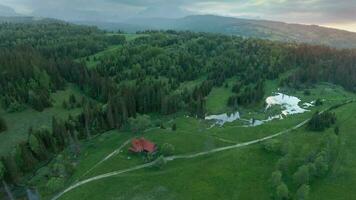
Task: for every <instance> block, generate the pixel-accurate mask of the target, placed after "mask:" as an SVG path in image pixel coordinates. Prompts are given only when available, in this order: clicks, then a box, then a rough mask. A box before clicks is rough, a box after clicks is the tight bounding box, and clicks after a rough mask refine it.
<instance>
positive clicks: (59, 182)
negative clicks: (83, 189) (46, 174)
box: [46, 177, 65, 192]
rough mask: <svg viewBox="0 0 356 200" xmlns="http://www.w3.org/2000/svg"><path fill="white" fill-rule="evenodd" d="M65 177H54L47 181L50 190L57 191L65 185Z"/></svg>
mask: <svg viewBox="0 0 356 200" xmlns="http://www.w3.org/2000/svg"><path fill="white" fill-rule="evenodd" d="M64 182H65V181H64V178H59V177H52V178H50V179H49V180H48V181H47V184H46V187H47V189H48V190H49V191H50V192H56V191H58V190H60V189H61V188H63V187H64Z"/></svg>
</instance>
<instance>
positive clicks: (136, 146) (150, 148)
mask: <svg viewBox="0 0 356 200" xmlns="http://www.w3.org/2000/svg"><path fill="white" fill-rule="evenodd" d="M129 150H130V151H131V152H134V153H141V152H146V153H153V152H155V151H156V150H157V146H156V145H155V144H154V143H153V142H151V141H149V140H146V139H145V138H139V139H134V140H132V141H131V147H130V149H129Z"/></svg>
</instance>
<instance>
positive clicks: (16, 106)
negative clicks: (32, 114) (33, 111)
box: [6, 101, 25, 113]
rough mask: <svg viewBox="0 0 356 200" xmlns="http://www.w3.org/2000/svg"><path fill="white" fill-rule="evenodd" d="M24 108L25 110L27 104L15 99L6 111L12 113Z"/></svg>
mask: <svg viewBox="0 0 356 200" xmlns="http://www.w3.org/2000/svg"><path fill="white" fill-rule="evenodd" d="M23 110H25V106H24V105H22V104H20V103H18V102H17V101H15V102H13V103H11V104H10V105H9V107H8V108H7V110H6V111H7V112H9V113H12V112H20V111H23Z"/></svg>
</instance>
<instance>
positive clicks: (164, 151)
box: [161, 143, 175, 156]
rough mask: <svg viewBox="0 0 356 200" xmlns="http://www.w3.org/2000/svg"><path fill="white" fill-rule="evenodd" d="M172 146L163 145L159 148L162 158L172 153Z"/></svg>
mask: <svg viewBox="0 0 356 200" xmlns="http://www.w3.org/2000/svg"><path fill="white" fill-rule="evenodd" d="M174 150H175V148H174V146H173V145H172V144H168V143H164V144H163V145H162V148H161V153H162V155H164V156H170V155H172V154H173V153H174Z"/></svg>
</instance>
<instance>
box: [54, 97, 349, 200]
mask: <svg viewBox="0 0 356 200" xmlns="http://www.w3.org/2000/svg"><path fill="white" fill-rule="evenodd" d="M354 101H355V100H349V101H347V102H345V103H343V104H340V105H338V106H343V105H346V104H349V103H352V102H354ZM334 108H337V106H333V107H330V108H328V109H325V110H323V111H321V112H320V113H323V112H325V111H327V110H332V109H334ZM309 121H310V118H309V119H306V120H304V121H303V122H301V123H299V124H297V125H295V126H293V127H292V128H289V129H286V130H283V131H280V132H278V133H276V134H273V135H270V136H266V137H263V138H260V139H256V140H252V141H248V142H243V143H238V144H235V145H230V146H225V147H219V148H215V149H211V150H207V151H203V152H199V153H193V154H185V155H175V156H169V157H165V158H164V159H165V161H166V162H170V161H174V160H178V159H191V158H196V157H200V156H204V155H208V154H213V153H218V152H221V151H226V150H230V149H236V148H241V147H245V146H250V145H253V144H257V143H260V142H264V141H266V140H270V139H272V138H275V137H278V136H281V135H284V134H287V133H289V132H291V131H294V130H296V129H299V128H300V127H302V126H304V125H305V124H307V123H308V122H309ZM124 144H125V143H124ZM124 144H123V145H122V146H121V147H123V146H125V145H124ZM119 149H120V148H119ZM119 149H118V152H119V151H120V150H119ZM114 152H117V151H114ZM114 152H113V153H111V154H110V155H108V156H107V157H106V158H107V159H108V157H109V158H110V157H111V156H113V155H115V153H114ZM107 159H105V158H104V159H103V161H102V162H104V161H105V160H107ZM157 161H158V160H155V161H153V162H150V163H146V164H142V165H137V166H134V167H131V168H128V169H124V170H118V171H113V172H109V173H106V174H102V175H98V176H95V177H92V178H88V179H85V180H82V181H79V182H77V183H75V184H73V185H72V186H70V187H68V188H67V189H65V190H64V191H62V192H60V193H59V194H57V195H56V196H54V197H53V198H52V199H51V200H57V199H59V198H60V197H61V196H63V195H64V194H66V193H67V192H69V191H71V190H73V189H75V188H77V187H79V186H82V185H84V184H87V183H90V182H93V181H96V180H100V179H104V178H108V177H112V176H117V175H120V174H124V173H128V172H132V171H137V170H140V169H143V168H147V167H151V166H153V165H154V164H155V163H156V162H157ZM102 162H99V163H102ZM99 163H98V164H99ZM98 164H97V165H98ZM94 167H95V166H94ZM94 167H93V168H94Z"/></svg>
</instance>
